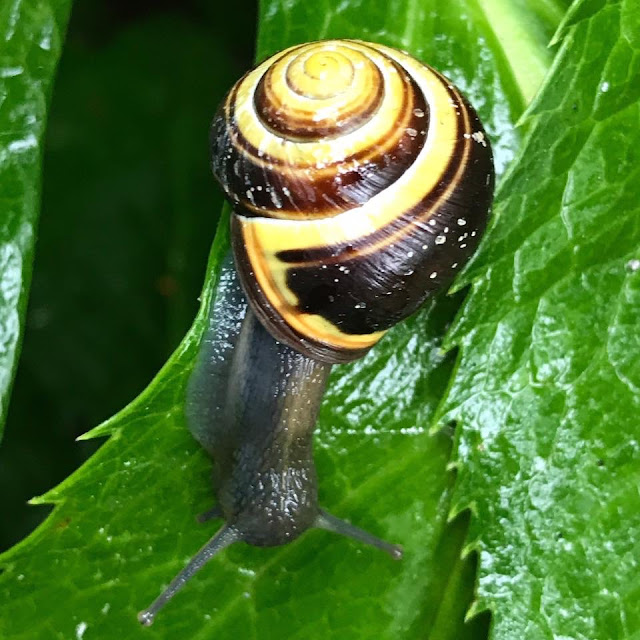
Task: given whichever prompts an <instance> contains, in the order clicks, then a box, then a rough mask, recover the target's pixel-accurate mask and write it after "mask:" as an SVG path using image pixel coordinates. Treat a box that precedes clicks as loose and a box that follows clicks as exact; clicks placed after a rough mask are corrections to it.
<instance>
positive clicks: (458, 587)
mask: <svg viewBox="0 0 640 640" xmlns="http://www.w3.org/2000/svg"><path fill="white" fill-rule="evenodd" d="M440 4H441V3H435V2H434V3H431V4H427V5H426V6H418V5H417V3H413V2H395V3H393V5H392V6H391V5H389V6H384V5H382V4H381V3H379V2H377V1H374V0H368V1H358V2H355V1H354V2H353V3H350V4H347V3H341V4H340V5H339V6H336V7H334V6H333V5H328V4H327V6H320V7H318V6H315V5H312V4H311V3H308V2H302V1H289V2H287V3H286V4H281V3H277V2H275V1H274V2H266V3H263V5H262V7H261V23H260V39H259V47H258V48H259V55H260V57H262V56H264V55H266V54H267V53H269V52H273V51H275V50H277V49H281V48H283V47H285V46H287V45H288V44H291V43H293V42H297V41H302V40H312V39H317V38H320V37H333V36H340V37H359V38H365V39H367V38H368V39H372V40H376V41H379V42H383V43H386V44H390V45H392V46H397V47H401V48H404V49H407V50H409V51H411V52H412V53H414V54H415V55H417V56H419V57H420V58H422V59H424V60H428V61H429V62H430V63H432V64H433V65H434V66H436V67H438V68H440V69H441V70H443V71H444V72H445V73H447V74H448V75H449V76H450V77H451V78H452V79H453V80H454V81H455V82H456V83H457V84H458V85H459V86H460V87H461V88H462V89H463V90H464V91H465V92H466V93H467V94H468V96H469V97H470V99H471V101H472V102H473V103H474V104H476V105H477V107H478V109H479V111H480V113H481V116H482V117H483V120H484V121H485V122H486V124H487V128H488V130H489V131H490V133H491V134H492V139H493V140H494V146H495V149H496V155H497V160H498V167H499V169H502V168H503V167H504V166H506V164H507V163H508V162H509V160H510V159H511V158H512V157H513V155H514V153H515V152H516V150H517V147H518V143H519V140H518V135H517V133H515V132H514V130H513V123H514V122H515V121H516V120H517V119H518V118H519V117H520V116H521V114H522V110H523V108H524V97H523V96H524V95H525V94H526V92H527V91H526V90H525V87H530V82H531V81H528V83H524V81H523V80H522V78H523V77H525V76H523V74H522V73H520V67H521V66H523V67H524V66H526V65H527V61H528V55H527V54H526V51H527V48H528V47H529V46H531V47H533V45H532V44H531V43H532V42H534V43H535V52H532V53H531V55H534V54H535V55H536V56H538V58H537V59H540V58H539V56H540V55H541V52H542V51H543V50H544V49H543V46H544V45H545V44H546V40H547V39H548V38H550V37H551V35H552V33H553V31H554V30H555V28H556V24H551V22H550V21H547V20H546V19H545V20H543V19H541V18H539V16H540V15H542V14H540V13H536V12H535V11H531V12H529V11H527V9H526V7H525V6H524V5H522V6H520V5H518V6H519V7H520V9H519V10H520V11H521V14H520V15H521V17H520V19H521V20H522V21H530V22H532V23H533V24H536V25H538V26H539V28H536V29H532V33H534V34H535V33H538V34H539V40H538V39H536V38H532V39H531V40H529V41H528V43H526V45H525V46H523V49H522V51H521V52H520V53H521V55H519V56H518V57H517V58H516V59H514V60H513V61H512V60H509V59H507V57H506V55H505V51H504V50H503V49H502V46H501V45H500V38H499V37H498V36H497V35H496V32H495V31H494V29H493V28H492V26H491V24H490V21H489V18H488V14H487V13H485V11H484V10H483V6H482V5H481V4H480V3H476V2H473V1H471V0H467V1H466V2H462V1H457V2H455V1H454V2H449V3H447V4H443V6H440ZM547 4H549V6H551V5H550V3H547ZM553 6H555V5H553ZM436 9H437V11H436ZM557 13H558V15H560V14H559V12H557ZM318 16H320V17H321V21H320V22H318V19H317V17H318ZM544 51H545V52H546V50H544ZM546 55H547V56H548V58H547V59H548V60H549V59H550V55H551V54H550V53H548V52H547V53H546ZM529 90H530V89H529ZM227 247H228V238H227V227H226V224H225V221H223V225H222V226H221V230H220V232H219V233H218V235H217V236H216V241H215V245H214V248H213V250H212V253H211V259H210V264H209V270H208V274H209V275H208V279H207V282H206V284H205V289H204V292H203V297H202V309H201V312H200V314H199V316H198V318H197V319H196V321H195V323H194V325H193V327H192V330H191V331H190V332H189V334H188V335H187V337H186V338H185V340H184V341H183V343H182V344H181V345H180V347H179V348H178V350H177V351H176V353H175V354H174V355H173V357H172V358H171V359H170V360H169V362H168V363H167V365H166V366H165V367H164V368H163V370H162V371H161V372H160V373H159V375H158V376H157V377H156V379H155V380H154V381H153V382H152V384H151V385H150V386H149V387H148V388H147V390H146V391H145V392H144V393H143V394H142V395H141V396H140V397H139V398H138V399H137V400H136V401H135V402H134V403H132V404H131V405H130V406H129V407H127V408H125V409H124V410H123V411H122V412H120V413H119V414H118V415H116V416H115V417H114V418H113V419H111V420H110V421H108V422H107V423H105V424H104V425H102V426H101V427H99V428H97V429H96V430H94V431H93V432H92V434H91V435H93V436H97V435H109V436H110V438H109V440H108V441H107V442H106V443H105V445H103V447H102V448H101V449H100V450H99V451H98V453H97V454H96V455H95V456H94V457H93V458H92V459H91V461H90V462H89V463H87V464H86V465H85V466H84V467H82V468H81V469H80V470H79V471H78V472H77V473H75V474H74V475H72V476H71V477H70V478H69V479H68V480H67V481H65V482H64V483H62V485H60V486H59V487H57V488H56V489H54V490H52V491H51V492H49V493H48V494H47V495H45V496H43V497H42V498H40V499H39V500H38V501H37V502H38V503H55V504H56V508H55V509H54V511H53V513H52V515H51V516H50V517H49V519H48V520H47V522H46V523H45V524H44V525H43V526H42V527H40V528H39V529H38V530H37V531H36V532H35V533H34V534H33V535H32V536H30V537H29V538H28V539H27V540H25V541H24V542H23V543H21V544H19V545H17V546H16V547H14V548H13V549H12V550H10V551H9V552H8V553H6V554H5V555H4V556H3V557H2V566H3V567H4V569H5V572H4V574H3V575H2V576H1V577H0V603H2V604H0V607H1V609H0V613H1V615H0V637H8V638H11V639H12V640H14V639H15V640H19V639H20V638H29V639H32V638H34V637H35V638H50V637H51V636H52V635H54V637H55V636H59V637H65V638H66V637H85V638H90V637H91V636H94V637H117V636H118V635H120V636H123V637H126V638H136V637H141V638H142V637H151V636H150V634H154V636H155V637H166V638H169V637H171V638H175V637H190V638H203V639H204V638H210V637H211V638H213V637H233V636H234V635H235V636H238V637H241V638H261V639H263V638H266V639H268V638H282V637H287V638H296V637H298V638H308V637H316V636H317V637H324V638H341V639H343V638H350V639H351V638H354V639H356V638H372V637H380V638H393V639H397V638H403V639H404V638H406V639H409V638H424V637H428V636H429V635H432V636H433V637H434V638H456V639H459V638H467V637H468V638H471V637H483V634H484V633H485V631H486V619H485V621H484V622H483V623H482V624H480V625H477V626H475V627H474V626H471V627H464V626H463V616H464V612H465V610H466V607H467V604H468V600H469V598H470V588H472V586H473V583H472V575H473V562H472V561H471V560H470V559H465V560H460V558H459V555H460V547H461V544H462V540H463V539H464V536H465V533H466V529H467V519H466V517H465V516H461V517H460V518H458V519H456V520H454V521H453V522H452V523H450V522H449V512H450V498H451V490H452V485H453V481H454V475H453V474H452V473H450V472H449V471H448V462H449V457H450V448H451V436H452V430H451V428H450V427H448V426H447V425H442V426H444V429H443V430H441V431H440V432H439V433H437V434H435V435H432V434H431V433H430V426H431V423H432V419H433V415H434V412H435V409H436V407H437V405H438V402H439V401H440V398H441V397H442V395H443V394H444V392H445V389H446V387H447V384H448V381H449V376H450V373H451V368H452V358H453V355H452V354H450V355H444V354H443V352H442V350H441V349H440V344H441V339H442V335H443V333H444V331H445V329H446V327H447V326H448V324H449V322H450V321H451V318H452V317H453V315H454V314H455V311H456V309H457V308H458V306H459V304H460V300H461V297H460V296H454V297H445V296H441V297H440V298H439V299H437V300H435V301H433V302H432V303H430V304H429V305H428V306H427V307H426V308H425V309H423V310H422V311H421V312H420V313H419V314H417V315H416V316H415V317H414V318H412V319H410V320H409V321H407V322H405V323H402V324H401V325H399V326H398V327H396V328H395V329H394V330H393V331H391V332H390V333H389V335H388V336H387V337H385V339H384V340H383V341H382V342H381V343H380V345H379V346H378V347H377V348H376V349H374V350H373V351H372V352H371V353H370V354H369V355H368V356H367V357H366V358H364V359H363V360H362V361H359V362H357V363H354V364H353V365H351V366H343V367H336V369H335V370H334V373H333V375H332V380H331V386H330V389H329V391H328V393H327V396H326V398H325V402H324V404H323V409H322V412H321V416H320V420H319V428H318V434H317V439H316V460H317V466H318V473H319V477H320V499H321V502H322V504H323V505H324V506H325V507H326V508H327V509H329V510H330V511H331V512H333V513H335V514H336V515H338V516H342V517H346V518H348V519H350V520H352V521H353V522H354V523H357V524H359V525H361V526H363V527H365V528H367V529H370V530H371V531H373V532H374V533H376V534H378V535H381V536H383V537H385V538H387V539H390V540H393V541H399V542H402V544H403V545H404V547H405V552H406V555H405V559H404V560H403V561H402V563H394V562H393V561H391V560H390V559H389V558H388V557H386V556H385V555H383V554H381V553H380V552H378V551H376V550H372V549H367V548H363V547H362V546H360V545H358V544H356V543H351V542H349V541H347V540H343V539H340V538H337V537H335V536H332V535H331V534H328V533H325V532H320V531H312V532H309V533H308V534H306V535H304V536H303V537H302V538H300V539H299V540H297V541H296V542H294V543H292V544H290V545H288V546H286V547H283V548H279V549H257V548H252V547H248V546H243V545H236V546H234V547H232V548H230V549H229V550H227V551H225V553H224V554H223V555H221V556H220V557H219V558H216V560H215V561H213V562H212V563H210V565H209V566H207V568H206V569H205V570H203V571H202V572H201V573H200V574H199V575H198V576H197V578H196V579H194V580H193V581H192V583H191V584H189V586H188V588H186V589H184V590H183V591H182V592H181V593H180V594H179V595H178V596H177V597H176V599H175V600H174V601H173V602H172V604H171V605H170V606H169V607H167V609H166V610H165V611H163V613H162V614H161V616H160V617H159V618H158V620H157V622H156V623H155V626H154V627H153V630H151V631H149V630H146V629H143V628H141V627H140V626H139V625H138V623H137V621H136V619H135V614H136V612H137V611H138V610H139V609H141V608H142V607H144V606H146V605H147V604H148V603H149V602H150V601H151V599H152V598H154V597H155V596H156V595H157V594H158V592H159V590H160V588H161V587H162V586H163V585H165V584H166V583H167V582H168V581H169V580H170V579H171V578H172V577H173V575H174V574H175V573H176V572H177V571H178V570H179V569H180V568H181V567H182V566H183V564H184V562H185V561H186V559H187V558H188V557H189V556H191V555H192V554H193V553H194V552H195V551H196V550H197V549H198V548H199V547H200V546H201V545H202V544H203V542H204V541H205V540H207V539H208V537H210V535H211V534H212V532H213V531H214V530H215V528H216V526H217V524H216V523H212V524H210V525H197V524H196V523H195V521H194V514H196V513H199V512H202V511H204V510H206V509H207V508H208V507H210V506H211V502H212V496H211V491H210V466H211V463H210V461H209V460H208V459H207V457H206V456H205V454H204V453H203V452H202V451H201V450H199V448H198V447H197V446H196V444H195V443H194V442H193V441H192V439H191V437H190V436H189V434H188V432H187V430H186V427H185V424H184V416H183V402H184V392H185V386H186V383H187V380H188V376H189V373H190V371H191V369H192V367H193V363H194V358H195V356H196V353H197V348H198V344H199V341H200V338H201V336H202V333H203V331H204V329H205V327H206V311H207V309H208V308H209V305H210V304H211V302H212V300H214V299H215V295H216V290H215V284H216V279H217V275H218V267H219V264H220V260H221V259H222V256H223V255H224V253H225V251H226V249H227ZM61 602H62V603H64V606H60V603H61ZM36 612H37V615H36Z"/></svg>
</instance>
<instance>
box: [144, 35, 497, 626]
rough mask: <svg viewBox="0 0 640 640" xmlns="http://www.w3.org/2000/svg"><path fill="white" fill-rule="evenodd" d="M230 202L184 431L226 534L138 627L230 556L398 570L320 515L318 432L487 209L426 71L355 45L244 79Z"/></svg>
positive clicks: (483, 174) (453, 99)
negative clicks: (293, 546) (339, 559)
mask: <svg viewBox="0 0 640 640" xmlns="http://www.w3.org/2000/svg"><path fill="white" fill-rule="evenodd" d="M210 140H211V157H212V160H211V163H212V169H213V173H214V175H215V177H216V179H217V180H218V182H219V183H220V185H221V186H222V188H223V190H224V192H225V194H226V196H227V198H228V199H229V200H230V201H231V204H232V208H233V213H232V216H231V245H232V254H233V257H232V258H231V257H227V259H226V260H225V261H224V263H223V265H222V268H221V275H220V279H219V284H218V289H217V294H216V298H215V300H214V302H213V303H212V306H211V309H210V318H209V328H208V330H207V332H206V334H205V336H204V339H203V341H202V346H201V348H200V353H199V356H198V361H197V364H196V366H195V369H194V372H193V374H192V375H191V378H190V380H189V384H188V389H187V400H186V409H185V411H186V417H187V423H188V425H189V428H190V430H191V432H192V434H193V435H194V437H195V438H196V440H197V441H198V442H199V443H200V444H201V445H202V446H203V447H204V448H205V449H206V451H207V452H208V453H209V454H210V455H211V456H212V457H213V459H214V490H215V493H216V497H217V505H216V506H215V507H214V508H213V509H211V510H210V511H209V512H207V513H205V514H203V515H202V516H201V517H200V520H201V521H205V520H209V519H211V518H222V519H224V521H225V524H224V525H223V526H222V528H221V529H220V530H219V531H218V532H217V533H216V534H215V535H214V537H213V538H212V539H211V540H210V541H209V542H208V543H207V544H206V545H205V546H204V547H203V548H202V549H201V550H200V551H199V552H198V553H197V554H196V555H195V556H194V557H193V558H192V560H191V561H190V562H189V563H188V564H187V566H186V567H185V568H184V569H183V570H182V571H181V572H180V573H179V574H178V575H177V576H176V577H175V578H174V580H173V581H172V582H171V584H170V585H169V586H168V587H167V589H166V590H165V591H164V592H163V593H162V594H161V595H160V596H159V597H158V598H157V599H156V600H155V601H154V602H153V603H152V604H151V606H150V607H149V608H147V609H145V610H144V611H142V612H140V613H139V614H138V618H139V620H140V622H142V623H143V624H147V625H149V624H151V623H152V622H153V620H154V618H155V616H156V614H157V613H158V611H159V610H160V609H161V608H162V607H163V606H164V605H165V604H166V603H167V602H168V601H169V599H170V598H172V597H173V595H174V594H175V593H176V592H177V591H178V590H179V589H181V588H182V586H183V585H184V584H185V582H186V581H187V580H188V579H189V578H191V577H192V576H193V575H194V574H195V573H196V571H198V570H199V569H200V568H201V567H202V566H203V565H204V564H205V563H206V562H208V561H209V560H210V559H211V558H212V557H213V556H214V555H215V554H217V553H218V552H219V551H220V550H222V549H224V548H225V547H227V546H228V545H230V544H232V543H234V542H236V541H244V542H246V543H249V544H252V545H256V546H276V545H283V544H286V543H288V542H290V541H292V540H294V539H296V538H297V537H298V536H300V535H301V534H302V533H303V532H304V531H306V530H307V529H309V528H311V527H317V528H321V529H326V530H329V531H332V532H336V533H339V534H342V535H344V536H348V537H351V538H355V539H356V540H359V541H361V542H364V543H368V544H370V545H373V546H375V547H378V548H380V549H382V550H384V551H386V552H387V553H389V554H390V555H391V556H392V557H394V558H399V557H401V555H402V550H401V548H400V547H399V546H398V545H394V544H391V543H389V542H386V541H383V540H381V539H379V538H377V537H375V536H374V535H373V534H371V533H368V532H366V531H364V530H362V529H359V528H358V527H356V526H354V525H352V524H350V523H348V522H346V521H344V520H341V519H339V518H337V517H336V516H334V515H331V514H330V513H328V512H327V511H325V510H323V509H322V508H320V507H319V505H318V500H317V478H316V471H315V467H314V463H313V457H312V436H313V430H314V426H315V422H316V418H317V415H318V411H319V408H320V404H321V399H322V395H323V393H324V390H325V387H326V385H327V379H328V375H329V371H330V369H331V367H332V365H334V364H339V363H346V362H350V361H352V360H355V359H356V358H360V357H362V356H363V355H364V354H365V353H366V352H367V351H368V350H369V349H371V347H372V346H373V345H374V344H376V342H378V341H379V340H380V339H381V338H382V336H383V335H384V333H385V332H386V331H387V330H388V329H389V328H390V327H391V326H393V325H394V324H396V323H397V322H400V321H401V320H402V319H404V318H406V317H407V316H409V315H411V314H412V313H413V312H414V311H416V310H417V309H418V308H419V307H420V306H421V305H422V303H423V302H424V301H425V299H426V298H428V297H429V296H431V295H432V294H433V293H434V292H436V291H438V290H440V289H442V288H443V287H444V286H445V285H446V284H448V283H449V282H450V281H451V280H452V278H453V277H454V275H455V273H456V272H457V271H458V270H459V269H460V267H461V266H462V265H463V264H464V263H465V262H466V261H467V260H468V258H469V257H470V256H471V254H472V253H473V252H474V250H475V248H476V246H477V244H478V242H479V240H480V236H481V235H482V232H483V231H484V228H485V226H486V222H487V218H488V213H489V209H490V206H491V200H492V197H493V183H494V170H493V159H492V154H491V148H490V145H489V142H488V140H487V137H486V134H485V132H484V130H483V128H482V125H481V123H480V121H479V119H478V116H477V115H476V113H475V111H474V109H473V108H472V107H471V106H470V105H469V103H468V102H467V101H466V100H465V98H464V97H463V96H462V95H461V94H460V92H459V91H458V90H457V89H456V88H455V87H454V86H453V85H452V84H451V83H450V82H449V81H448V80H447V79H446V78H445V77H444V76H442V75H440V74H439V73H438V72H437V71H435V70H434V69H432V68H430V67H428V66H426V65H424V64H422V63H420V62H418V61H417V60H415V59H414V58H412V57H410V56H409V55H408V54H406V53H403V52H400V51H397V50H395V49H392V48H389V47H386V46H382V45H379V44H373V43H367V42H362V41H357V40H331V41H322V42H312V43H309V44H302V45H299V46H294V47H291V48H289V49H286V50H284V51H282V52H280V53H278V54H276V55H274V56H273V57H271V58H269V59H268V60H266V61H265V62H263V63H261V64H259V65H258V66H257V67H256V68H255V69H253V70H252V71H250V72H249V73H247V74H246V75H245V76H244V77H243V78H241V79H240V80H239V81H238V82H237V83H236V84H235V85H234V87H232V89H231V90H230V92H229V94H228V95H227V97H226V99H225V101H224V102H223V104H222V106H221V107H220V109H219V111H218V113H217V114H216V116H215V118H214V120H213V123H212V125H211V139H210Z"/></svg>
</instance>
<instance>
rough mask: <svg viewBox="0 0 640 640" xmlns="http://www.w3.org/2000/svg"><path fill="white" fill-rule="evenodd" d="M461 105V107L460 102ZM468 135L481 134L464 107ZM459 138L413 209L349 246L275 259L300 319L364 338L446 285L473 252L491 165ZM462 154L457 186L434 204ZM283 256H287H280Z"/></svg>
mask: <svg viewBox="0 0 640 640" xmlns="http://www.w3.org/2000/svg"><path fill="white" fill-rule="evenodd" d="M460 100H461V101H462V100H463V99H462V98H460ZM461 104H463V105H464V108H466V109H467V112H468V114H469V119H470V122H471V123H473V125H474V126H473V129H471V130H470V131H469V132H468V135H470V132H471V131H475V132H481V133H482V134H483V135H484V131H483V129H482V126H481V125H480V122H479V120H478V118H477V116H476V115H475V112H474V111H473V109H472V108H471V107H470V106H469V105H468V103H467V102H466V101H464V102H462V103H461ZM485 144H486V146H483V143H482V142H479V141H476V140H474V139H472V138H470V137H468V138H465V137H463V136H462V135H460V139H459V141H458V144H456V149H455V151H454V154H453V156H452V158H451V162H450V163H449V165H448V167H447V171H446V173H445V175H444V176H443V178H442V180H441V182H440V183H439V186H438V188H437V189H436V190H434V191H433V192H432V193H430V194H428V195H427V196H426V197H425V198H424V199H423V200H422V201H421V202H420V204H419V205H417V206H416V207H414V208H412V209H411V210H410V211H408V212H406V213H405V214H403V215H401V216H399V217H398V218H396V219H395V220H394V221H393V222H392V223H391V224H389V225H386V226H385V227H384V228H383V229H380V230H379V231H378V232H376V233H375V234H372V235H371V236H368V237H367V238H364V239H363V240H360V241H358V242H357V243H352V244H347V245H340V246H336V245H334V246H327V247H322V248H317V249H312V250H307V251H304V252H298V254H297V255H295V254H294V252H282V253H281V254H278V258H279V259H281V260H283V261H287V262H295V263H296V264H293V265H292V266H291V268H290V269H289V271H288V274H287V285H288V287H289V288H290V289H291V291H292V292H293V293H294V294H295V295H296V296H297V298H298V300H299V305H298V309H299V311H300V312H301V313H314V314H318V315H320V316H322V317H323V318H325V319H326V320H328V321H329V322H331V323H332V324H334V325H335V326H336V327H338V328H339V329H340V330H341V331H342V332H343V333H346V334H362V335H366V334H369V333H372V332H375V331H381V330H384V329H387V328H389V327H391V326H393V325H394V324H395V323H397V322H399V321H400V320H402V319H403V318H406V317H407V316H408V315H410V314H411V313H413V312H414V311H415V310H416V309H418V308H419V307H420V305H421V304H422V303H423V302H424V300H425V299H426V298H427V297H428V296H429V295H431V293H432V292H434V291H436V290H440V289H441V288H442V287H443V286H444V285H446V284H447V283H449V282H450V281H451V280H452V279H453V277H454V276H455V274H456V273H457V272H458V271H459V270H460V268H461V267H462V265H464V264H465V263H466V261H467V260H468V258H469V257H470V256H471V255H472V253H473V252H474V251H475V249H476V247H477V244H478V242H479V240H480V237H481V236H482V232H483V231H484V228H485V226H486V222H487V217H488V215H487V213H488V210H489V207H490V203H491V199H492V196H493V160H492V155H491V149H490V147H489V144H488V142H486V138H485ZM465 153H468V157H467V160H466V164H467V166H473V167H474V169H473V171H472V172H468V171H467V172H465V178H464V182H463V181H461V180H460V179H459V178H458V179H457V180H456V184H455V185H454V187H453V189H452V191H451V192H450V193H449V194H448V195H447V197H446V198H445V199H442V200H441V201H440V202H438V197H439V196H441V195H442V193H443V192H444V191H445V190H446V186H447V181H449V180H451V179H454V177H455V174H456V173H457V172H458V169H459V162H460V160H461V159H462V157H463V156H464V154H465ZM282 254H287V255H282Z"/></svg>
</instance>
